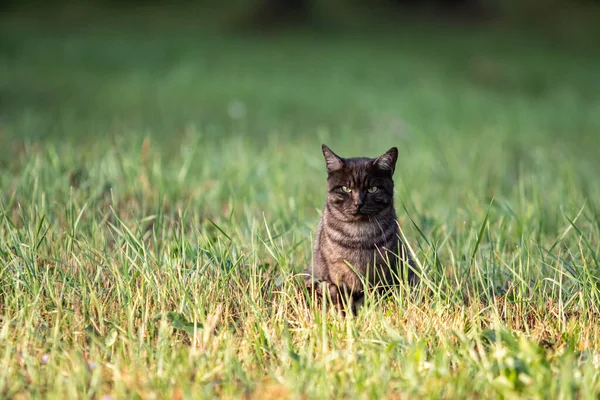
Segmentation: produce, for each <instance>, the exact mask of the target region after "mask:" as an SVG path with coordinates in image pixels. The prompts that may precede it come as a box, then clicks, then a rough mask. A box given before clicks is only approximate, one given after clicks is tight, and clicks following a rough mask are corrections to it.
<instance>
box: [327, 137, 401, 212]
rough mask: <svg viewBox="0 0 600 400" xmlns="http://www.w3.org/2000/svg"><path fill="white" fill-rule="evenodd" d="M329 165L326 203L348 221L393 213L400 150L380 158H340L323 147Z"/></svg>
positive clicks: (395, 149) (394, 148)
mask: <svg viewBox="0 0 600 400" xmlns="http://www.w3.org/2000/svg"><path fill="white" fill-rule="evenodd" d="M322 150H323V155H324V156H325V163H326V166H327V192H328V193H327V204H328V206H329V207H332V208H333V209H335V210H336V211H338V212H340V213H341V214H342V215H343V216H344V217H345V218H347V219H348V220H361V219H369V218H370V217H377V216H378V215H379V214H381V213H383V212H388V211H390V208H391V209H392V210H393V206H394V181H393V179H392V175H393V174H394V170H395V168H396V160H397V159H398V149H397V148H396V147H392V148H391V149H389V150H388V151H387V152H385V153H384V154H383V155H382V156H381V157H378V158H365V157H353V158H341V157H339V156H338V155H336V154H335V153H334V152H333V151H331V149H330V148H329V147H327V146H326V145H323V146H322Z"/></svg>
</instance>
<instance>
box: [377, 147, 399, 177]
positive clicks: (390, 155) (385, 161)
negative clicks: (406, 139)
mask: <svg viewBox="0 0 600 400" xmlns="http://www.w3.org/2000/svg"><path fill="white" fill-rule="evenodd" d="M397 160H398V149H397V148H396V147H392V148H391V149H389V150H388V151H386V152H385V153H384V154H383V155H382V156H381V157H379V158H377V159H375V161H373V165H374V166H376V167H377V168H379V169H380V170H382V171H389V173H390V175H393V174H394V170H395V169H396V161H397Z"/></svg>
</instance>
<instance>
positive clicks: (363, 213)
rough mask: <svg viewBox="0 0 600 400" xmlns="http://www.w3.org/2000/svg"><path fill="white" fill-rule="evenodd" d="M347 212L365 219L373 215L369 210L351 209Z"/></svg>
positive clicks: (357, 217)
mask: <svg viewBox="0 0 600 400" xmlns="http://www.w3.org/2000/svg"><path fill="white" fill-rule="evenodd" d="M349 214H350V215H351V216H352V217H354V218H356V219H367V218H369V217H371V216H373V214H374V213H373V212H371V211H370V210H365V209H362V210H361V209H354V210H351V211H350V213H349Z"/></svg>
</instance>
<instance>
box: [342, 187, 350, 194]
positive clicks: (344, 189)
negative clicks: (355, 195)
mask: <svg viewBox="0 0 600 400" xmlns="http://www.w3.org/2000/svg"><path fill="white" fill-rule="evenodd" d="M351 191H352V189H350V188H349V187H348V186H342V192H344V193H350V192H351Z"/></svg>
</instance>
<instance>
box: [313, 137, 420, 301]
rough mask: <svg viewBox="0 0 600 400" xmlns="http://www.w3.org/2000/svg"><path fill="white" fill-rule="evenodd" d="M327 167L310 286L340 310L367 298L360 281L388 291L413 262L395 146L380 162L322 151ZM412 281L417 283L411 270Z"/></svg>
mask: <svg viewBox="0 0 600 400" xmlns="http://www.w3.org/2000/svg"><path fill="white" fill-rule="evenodd" d="M322 150H323V155H324V156H325V161H326V165H327V201H326V203H325V209H324V210H323V215H322V217H321V220H320V221H319V226H318V228H317V232H316V237H315V244H314V254H313V259H312V263H311V264H312V265H310V266H309V267H308V268H307V269H306V271H305V272H306V273H307V274H308V275H309V276H310V277H309V278H308V279H307V286H308V287H309V289H312V290H314V291H315V292H316V293H319V294H321V295H325V294H326V293H328V294H329V296H330V297H331V300H332V301H333V302H334V303H335V304H336V305H338V306H339V305H341V301H342V298H341V296H342V295H345V296H347V299H348V300H351V299H357V298H359V297H361V296H362V294H363V290H364V288H363V283H362V282H361V276H362V277H363V279H365V280H366V281H367V282H369V283H370V284H373V285H375V286H380V287H385V286H388V285H393V284H395V283H398V281H399V279H401V278H402V265H404V263H405V262H408V263H409V264H410V265H411V266H412V267H414V263H413V261H412V259H411V258H410V256H409V255H408V252H407V251H406V249H405V247H404V245H403V244H402V242H401V241H400V236H399V228H398V223H397V221H396V211H395V209H394V181H393V179H392V175H393V174H394V169H395V167H396V160H397V159H398V149H397V148H395V147H393V148H391V149H390V150H388V151H387V152H386V153H385V154H383V155H382V156H381V157H379V158H364V157H360V158H341V157H338V156H337V155H336V154H335V153H334V152H333V151H331V149H329V147H327V146H325V145H323V146H322ZM407 272H408V273H407V275H408V278H409V281H410V282H411V283H412V282H414V281H415V279H416V276H415V274H414V271H413V270H412V268H409V269H408V271H407Z"/></svg>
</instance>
